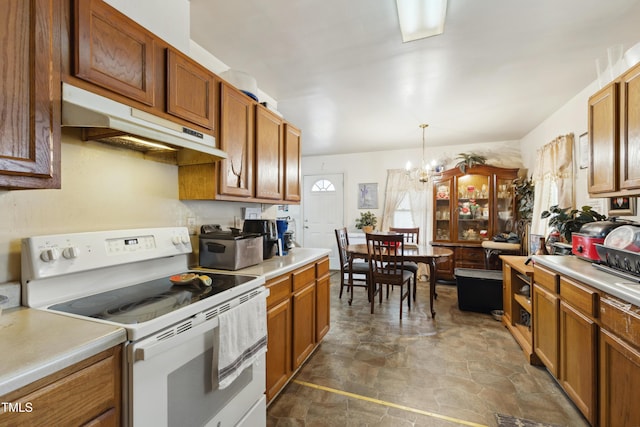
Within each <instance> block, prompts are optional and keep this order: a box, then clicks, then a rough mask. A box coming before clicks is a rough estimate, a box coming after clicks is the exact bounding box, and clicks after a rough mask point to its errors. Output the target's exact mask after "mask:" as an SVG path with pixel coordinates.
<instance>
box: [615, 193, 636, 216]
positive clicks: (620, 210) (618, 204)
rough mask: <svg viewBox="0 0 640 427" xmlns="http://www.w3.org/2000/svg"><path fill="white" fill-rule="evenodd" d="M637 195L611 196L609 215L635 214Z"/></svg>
mask: <svg viewBox="0 0 640 427" xmlns="http://www.w3.org/2000/svg"><path fill="white" fill-rule="evenodd" d="M635 214H636V198H635V197H628V196H627V197H609V216H616V215H635Z"/></svg>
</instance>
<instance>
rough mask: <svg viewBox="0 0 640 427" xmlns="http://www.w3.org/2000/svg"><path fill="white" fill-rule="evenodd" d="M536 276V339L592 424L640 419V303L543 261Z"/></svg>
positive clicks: (614, 425)
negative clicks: (639, 390) (639, 392)
mask: <svg viewBox="0 0 640 427" xmlns="http://www.w3.org/2000/svg"><path fill="white" fill-rule="evenodd" d="M533 277H534V288H533V311H532V317H533V319H532V320H533V330H534V336H533V343H534V348H535V351H536V354H537V355H538V356H539V357H540V359H541V360H542V362H543V363H544V364H545V366H546V367H547V369H548V370H549V372H550V373H551V374H552V375H553V376H554V377H556V378H557V380H558V383H559V384H560V386H561V387H562V388H563V389H564V391H565V392H566V393H567V395H568V396H569V397H570V398H571V400H572V401H573V403H574V404H575V405H576V407H577V408H578V409H579V410H580V411H581V412H582V414H583V415H584V417H585V418H586V419H587V421H589V423H590V424H591V425H592V426H601V427H618V426H637V425H640V406H639V405H638V404H637V396H636V393H635V389H636V388H637V384H640V308H639V307H636V306H634V305H632V304H629V303H628V302H626V301H622V300H619V299H618V298H615V297H613V296H611V295H608V294H606V293H604V292H602V291H600V290H597V289H595V288H592V287H590V286H589V285H586V284H584V283H582V282H579V281H577V280H575V279H573V278H572V277H568V276H566V275H565V274H560V273H557V272H554V271H552V270H549V269H546V268H544V267H540V266H538V265H535V266H534V276H533ZM554 289H557V291H556V292H553V290H554Z"/></svg>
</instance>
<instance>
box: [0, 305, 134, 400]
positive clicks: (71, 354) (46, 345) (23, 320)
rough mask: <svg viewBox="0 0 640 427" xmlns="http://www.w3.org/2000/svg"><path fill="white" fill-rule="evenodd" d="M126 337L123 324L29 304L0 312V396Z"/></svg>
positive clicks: (114, 344)
mask: <svg viewBox="0 0 640 427" xmlns="http://www.w3.org/2000/svg"><path fill="white" fill-rule="evenodd" d="M125 339H126V333H125V330H124V329H123V328H120V327H117V326H111V325H105V324H102V323H98V322H92V321H89V320H82V319H76V318H73V317H70V316H65V315H61V314H55V313H49V312H46V311H42V310H37V309H32V308H18V309H13V310H6V311H4V312H3V313H2V315H1V316H0V343H2V344H1V348H2V350H0V396H3V395H5V394H7V393H9V392H12V391H14V390H17V389H18V388H20V387H23V386H25V385H28V384H31V383H32V382H34V381H37V380H39V379H41V378H44V377H46V376H47V375H50V374H53V373H55V372H57V371H59V370H61V369H64V368H66V367H69V366H71V365H73V364H75V363H78V362H80V361H82V360H84V359H86V358H88V357H91V356H93V355H95V354H98V353H100V352H102V351H104V350H107V349H109V348H111V347H113V346H116V345H118V344H121V343H123V342H124V341H125Z"/></svg>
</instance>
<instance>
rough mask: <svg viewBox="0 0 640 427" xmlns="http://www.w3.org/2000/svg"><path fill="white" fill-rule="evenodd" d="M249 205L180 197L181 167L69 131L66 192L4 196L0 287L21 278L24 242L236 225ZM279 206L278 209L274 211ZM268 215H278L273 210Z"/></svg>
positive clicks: (65, 144) (65, 139)
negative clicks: (84, 139) (97, 233)
mask: <svg viewBox="0 0 640 427" xmlns="http://www.w3.org/2000/svg"><path fill="white" fill-rule="evenodd" d="M244 206H252V207H260V205H256V204H250V203H247V204H244V203H231V202H219V201H185V202H183V201H180V200H178V167H177V166H175V165H168V164H164V163H158V162H155V161H151V160H146V159H144V158H143V155H142V154H140V153H137V152H134V151H130V150H126V149H121V148H115V147H111V146H109V145H104V144H99V143H93V142H82V141H80V140H79V139H78V137H77V131H76V130H70V129H63V141H62V189H60V190H19V191H16V190H13V191H0V224H2V228H1V229H0V283H3V282H8V281H19V280H20V241H21V239H22V238H24V237H28V236H34V235H42V234H57V233H69V232H83V231H94V230H106V229H126V228H136V227H159V226H176V225H177V226H186V224H187V218H188V217H193V218H194V219H195V221H196V224H197V225H198V227H199V226H200V225H201V224H203V223H217V224H221V225H222V226H223V227H229V226H232V225H233V217H234V216H240V215H241V208H242V207H244ZM271 209H273V208H271ZM265 217H269V218H273V217H274V214H272V213H271V210H268V211H267V212H266V213H265Z"/></svg>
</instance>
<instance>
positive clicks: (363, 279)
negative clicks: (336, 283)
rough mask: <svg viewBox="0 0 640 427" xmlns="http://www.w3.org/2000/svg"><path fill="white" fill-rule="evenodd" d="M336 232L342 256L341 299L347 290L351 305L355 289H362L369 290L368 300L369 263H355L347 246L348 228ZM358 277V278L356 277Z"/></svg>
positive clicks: (339, 253) (339, 251) (339, 252)
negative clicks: (345, 289)
mask: <svg viewBox="0 0 640 427" xmlns="http://www.w3.org/2000/svg"><path fill="white" fill-rule="evenodd" d="M335 232H336V241H337V243H338V255H339V256H340V296H339V297H340V298H342V291H343V290H344V288H345V287H346V288H347V292H350V294H351V296H350V298H349V305H351V302H352V301H353V288H354V286H355V287H362V288H367V298H368V299H369V300H370V299H371V297H370V296H369V285H370V274H371V269H370V268H369V261H354V260H353V259H352V256H351V255H350V254H349V252H347V246H348V245H349V236H348V234H347V228H346V227H343V228H338V229H336V230H335ZM355 276H357V277H355Z"/></svg>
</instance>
